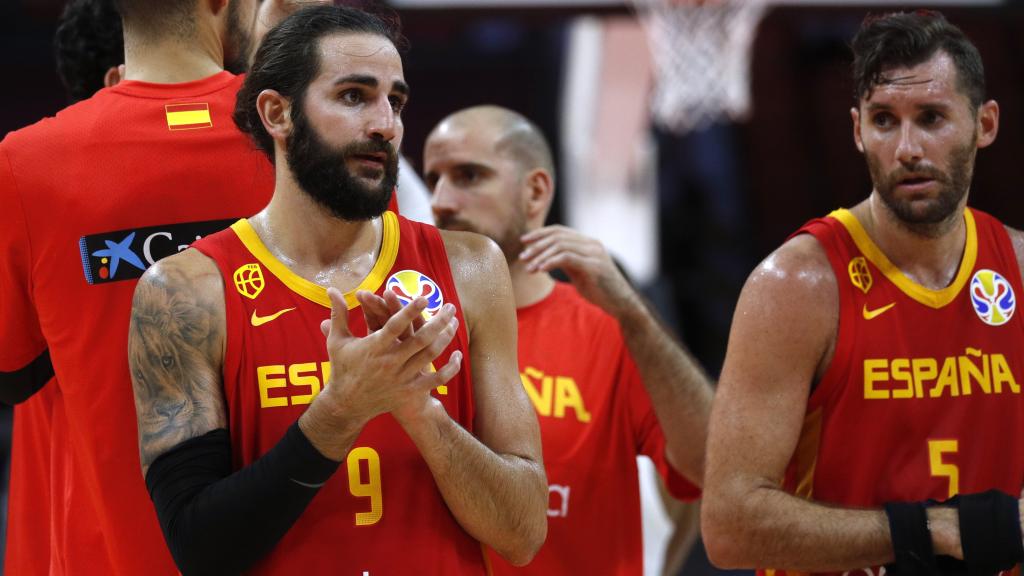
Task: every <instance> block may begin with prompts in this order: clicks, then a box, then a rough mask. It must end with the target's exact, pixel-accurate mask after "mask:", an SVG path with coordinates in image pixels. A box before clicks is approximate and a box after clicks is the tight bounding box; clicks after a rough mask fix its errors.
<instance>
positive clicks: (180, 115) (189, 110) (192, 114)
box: [164, 102, 213, 130]
mask: <svg viewBox="0 0 1024 576" xmlns="http://www.w3.org/2000/svg"><path fill="white" fill-rule="evenodd" d="M164 110H166V112H167V128H168V129H170V130H194V129H196V128H211V127H213V120H212V119H211V118H210V105H209V104H207V103H205V102H201V103H198V104H167V105H166V106H164Z"/></svg>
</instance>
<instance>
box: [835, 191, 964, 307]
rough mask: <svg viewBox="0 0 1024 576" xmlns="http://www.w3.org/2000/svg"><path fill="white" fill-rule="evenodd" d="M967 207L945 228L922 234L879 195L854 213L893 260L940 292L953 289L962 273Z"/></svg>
mask: <svg viewBox="0 0 1024 576" xmlns="http://www.w3.org/2000/svg"><path fill="white" fill-rule="evenodd" d="M964 209H965V207H964V206H960V207H959V209H958V210H957V211H956V213H955V214H953V215H952V216H951V218H950V220H949V221H948V222H947V223H945V225H937V226H935V227H934V228H931V229H929V231H928V232H929V233H927V234H926V233H922V232H921V231H917V230H914V229H913V228H912V227H910V226H908V225H906V224H905V223H903V222H901V221H900V220H899V218H898V217H897V216H896V215H895V214H894V213H893V212H892V210H890V209H889V207H888V206H886V204H885V202H884V201H883V200H882V199H881V197H880V196H879V195H878V194H877V193H872V194H871V196H870V197H869V198H868V199H867V200H865V201H864V202H861V203H860V204H858V205H857V206H855V207H854V208H853V209H852V210H851V212H853V215H854V216H856V217H857V220H858V221H860V223H861V225H862V226H864V229H865V230H866V231H867V233H868V236H869V237H870V238H871V240H872V241H873V242H874V243H875V244H876V245H877V246H878V247H879V249H881V251H882V252H883V253H884V254H885V255H886V257H888V258H889V260H890V261H891V262H892V263H893V264H894V265H895V266H896V267H897V268H899V269H900V270H901V271H902V272H903V273H904V274H905V275H906V276H908V277H909V278H910V279H912V280H913V281H914V282H916V283H917V284H920V285H921V286H924V287H926V288H930V289H933V290H939V289H942V288H945V287H947V286H949V285H950V284H951V283H952V282H953V279H954V278H956V275H957V272H958V271H959V269H960V262H961V260H962V258H963V254H964V249H965V246H966V244H967V226H966V225H965V224H964V217H963V212H964Z"/></svg>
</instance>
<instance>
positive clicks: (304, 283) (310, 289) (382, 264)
mask: <svg viewBox="0 0 1024 576" xmlns="http://www.w3.org/2000/svg"><path fill="white" fill-rule="evenodd" d="M382 220H383V222H384V235H383V236H384V237H383V238H382V239H381V246H380V254H379V255H378V256H377V262H376V263H375V264H374V265H373V269H372V270H370V273H369V274H368V275H367V276H366V278H364V279H363V281H362V282H361V283H360V284H359V286H357V287H356V288H355V289H354V290H352V291H350V292H346V293H345V304H347V305H348V309H349V310H351V309H353V308H356V307H358V306H359V301H358V300H356V292H357V291H359V290H367V291H369V292H376V291H377V289H378V288H380V286H381V284H383V283H384V280H385V278H386V277H387V273H388V272H389V271H390V270H391V268H393V267H394V265H395V259H396V258H397V257H398V243H399V242H398V241H399V237H400V235H401V232H400V231H399V228H398V217H397V216H395V214H394V212H391V211H388V212H385V213H384V214H383V217H382ZM231 229H232V230H234V231H235V234H236V235H238V239H239V240H241V241H242V244H244V245H245V247H246V249H248V250H249V252H251V253H252V255H253V256H255V257H256V259H257V260H259V261H260V263H261V264H263V265H264V266H266V268H267V270H270V273H271V274H273V275H274V276H277V278H278V279H279V280H281V282H284V284H285V286H287V287H288V288H289V289H290V290H291V291H292V292H295V293H296V294H298V295H299V296H302V297H304V298H306V299H308V300H312V301H313V302H316V303H317V304H319V305H321V306H324V307H325V308H330V307H331V300H330V299H329V298H328V297H327V288H324V287H323V286H321V285H319V284H316V283H314V282H310V281H309V280H306V279H305V278H303V277H302V276H299V275H298V274H296V273H295V272H292V271H291V270H290V269H289V268H288V266H286V265H285V264H284V263H283V262H281V261H280V260H278V259H277V258H276V257H274V255H273V254H272V253H271V252H270V250H269V249H268V248H267V247H266V245H264V244H263V241H262V240H260V237H259V235H258V234H256V230H254V229H253V227H252V225H251V224H249V221H248V220H246V219H245V218H242V219H241V220H239V221H238V222H235V223H234V224H232V225H231Z"/></svg>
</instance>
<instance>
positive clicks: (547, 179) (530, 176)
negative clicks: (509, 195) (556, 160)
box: [523, 168, 555, 223]
mask: <svg viewBox="0 0 1024 576" xmlns="http://www.w3.org/2000/svg"><path fill="white" fill-rule="evenodd" d="M524 180H525V182H524V185H525V190H524V195H525V197H524V198H523V201H524V203H525V205H526V217H527V218H528V219H529V220H534V219H535V218H538V217H539V220H540V221H541V223H543V221H544V218H546V217H547V214H548V211H549V210H550V209H551V201H552V200H553V199H554V196H555V179H554V178H552V177H551V173H550V172H548V171H547V170H545V169H543V168H534V169H533V170H531V171H530V172H529V173H527V174H526V177H525V179H524Z"/></svg>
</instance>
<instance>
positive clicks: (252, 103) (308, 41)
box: [234, 6, 404, 161]
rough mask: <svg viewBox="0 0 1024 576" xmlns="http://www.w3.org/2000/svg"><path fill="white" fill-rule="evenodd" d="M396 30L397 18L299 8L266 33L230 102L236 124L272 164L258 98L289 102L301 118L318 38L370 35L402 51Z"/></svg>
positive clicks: (314, 68)
mask: <svg viewBox="0 0 1024 576" xmlns="http://www.w3.org/2000/svg"><path fill="white" fill-rule="evenodd" d="M398 26H399V25H398V20H397V17H393V18H384V17H381V16H378V15H376V14H371V13H369V12H364V11H362V10H357V9H355V8H348V7H345V6H315V7H310V8H303V9H302V10H299V11H297V12H295V13H294V14H292V15H290V16H288V17H287V18H285V19H284V20H283V21H282V22H281V23H280V24H278V25H277V26H276V27H274V29H272V30H271V31H270V32H269V33H267V36H266V38H264V39H263V43H262V44H261V45H260V47H259V50H257V51H256V57H255V58H254V59H253V63H252V66H251V67H250V69H249V73H248V74H247V75H246V77H245V82H244V83H243V84H242V88H241V90H239V91H238V98H237V100H236V101H235V112H234V120H235V124H237V125H238V128H239V129H240V130H241V131H242V132H245V133H246V134H248V135H249V136H250V138H252V140H253V142H254V143H255V145H256V148H258V149H260V150H262V151H263V152H264V153H265V154H266V155H267V156H268V157H269V158H270V160H271V161H273V160H274V139H273V138H271V136H270V134H269V133H268V132H267V130H266V128H264V127H263V122H262V120H260V115H259V111H258V110H257V109H256V99H257V98H258V97H259V95H260V93H261V92H263V91H264V90H267V89H272V90H276V91H277V92H278V93H280V94H281V95H282V96H284V97H285V98H288V99H289V100H290V101H291V104H292V109H293V110H294V111H295V113H299V114H301V112H302V99H303V98H304V97H305V95H306V90H307V89H308V88H309V84H310V83H311V82H312V81H313V79H315V78H316V77H317V75H318V74H319V73H320V39H321V38H323V37H325V36H328V35H330V34H373V35H376V36H381V37H383V38H386V39H387V40H389V41H390V42H391V43H392V44H394V45H395V47H396V48H402V47H403V46H404V44H403V43H404V40H403V39H402V37H401V33H400V31H399V27H398Z"/></svg>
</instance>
